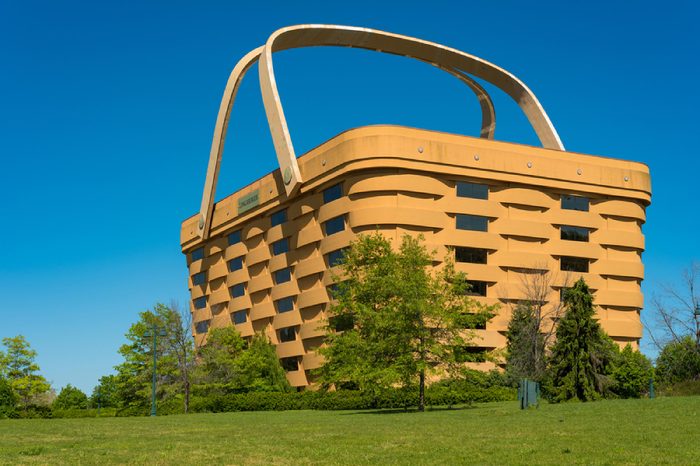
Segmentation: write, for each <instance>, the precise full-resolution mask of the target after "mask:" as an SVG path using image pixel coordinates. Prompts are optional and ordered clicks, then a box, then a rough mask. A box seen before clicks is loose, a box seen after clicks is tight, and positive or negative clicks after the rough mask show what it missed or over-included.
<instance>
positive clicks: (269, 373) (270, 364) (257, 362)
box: [234, 332, 292, 392]
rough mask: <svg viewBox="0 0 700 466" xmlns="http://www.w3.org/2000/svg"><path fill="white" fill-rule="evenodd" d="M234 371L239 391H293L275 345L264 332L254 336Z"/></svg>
mask: <svg viewBox="0 0 700 466" xmlns="http://www.w3.org/2000/svg"><path fill="white" fill-rule="evenodd" d="M234 371H235V374H236V377H235V379H234V380H235V386H236V389H237V390H238V391H246V392H261V391H262V392H288V391H291V389H292V387H291V385H289V381H288V380H287V376H286V374H285V372H284V369H283V368H282V365H281V364H280V361H279V358H278V357H277V351H276V350H275V347H274V345H273V344H272V343H271V342H270V339H269V338H268V337H267V335H265V334H264V333H263V332H258V333H256V334H255V335H254V336H253V338H252V340H251V342H250V345H248V348H247V349H245V350H244V351H243V352H242V353H241V355H240V356H239V357H238V358H237V359H236V362H235V369H234Z"/></svg>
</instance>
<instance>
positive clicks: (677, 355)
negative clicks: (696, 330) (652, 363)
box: [656, 336, 700, 385]
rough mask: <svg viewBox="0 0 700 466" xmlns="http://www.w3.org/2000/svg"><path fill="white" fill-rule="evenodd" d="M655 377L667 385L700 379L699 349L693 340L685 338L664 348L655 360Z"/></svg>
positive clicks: (688, 337)
mask: <svg viewBox="0 0 700 466" xmlns="http://www.w3.org/2000/svg"><path fill="white" fill-rule="evenodd" d="M656 375H657V377H658V379H659V381H660V382H661V383H662V384H667V385H673V384H676V383H678V382H685V381H687V380H698V379H700V347H698V345H697V344H696V343H695V340H693V338H691V337H690V336H686V337H684V338H682V339H681V340H680V341H673V342H671V343H669V344H667V345H666V346H664V348H663V349H662V350H661V354H659V357H658V358H657V359H656Z"/></svg>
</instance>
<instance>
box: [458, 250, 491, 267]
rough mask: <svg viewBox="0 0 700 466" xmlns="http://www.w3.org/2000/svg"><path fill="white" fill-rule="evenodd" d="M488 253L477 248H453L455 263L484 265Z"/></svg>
mask: <svg viewBox="0 0 700 466" xmlns="http://www.w3.org/2000/svg"><path fill="white" fill-rule="evenodd" d="M487 256H488V253H487V252H486V249H478V248H463V247H456V248H455V261H457V262H470V263H472V264H485V263H486V257H487Z"/></svg>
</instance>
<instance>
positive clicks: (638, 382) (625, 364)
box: [611, 344, 654, 398]
mask: <svg viewBox="0 0 700 466" xmlns="http://www.w3.org/2000/svg"><path fill="white" fill-rule="evenodd" d="M653 376H654V368H653V367H652V365H651V361H649V359H648V358H647V357H646V356H644V355H643V354H642V353H640V352H639V351H635V350H633V349H632V347H631V346H630V345H629V344H628V345H626V346H625V348H624V349H623V350H622V351H620V352H618V354H617V355H616V356H615V362H614V365H613V369H612V373H611V377H612V381H613V384H612V387H611V390H612V392H613V393H614V394H616V395H617V396H619V397H621V398H639V397H641V396H642V394H643V393H645V392H646V391H647V390H648V388H649V379H651V378H652V377H653Z"/></svg>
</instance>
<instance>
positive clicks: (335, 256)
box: [328, 248, 345, 267]
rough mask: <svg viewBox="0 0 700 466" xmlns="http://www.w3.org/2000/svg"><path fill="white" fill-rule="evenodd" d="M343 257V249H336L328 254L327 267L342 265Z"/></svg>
mask: <svg viewBox="0 0 700 466" xmlns="http://www.w3.org/2000/svg"><path fill="white" fill-rule="evenodd" d="M344 257H345V248H341V249H336V250H335V251H331V252H329V253H328V266H329V267H335V266H336V265H340V264H342V263H343V258H344Z"/></svg>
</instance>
